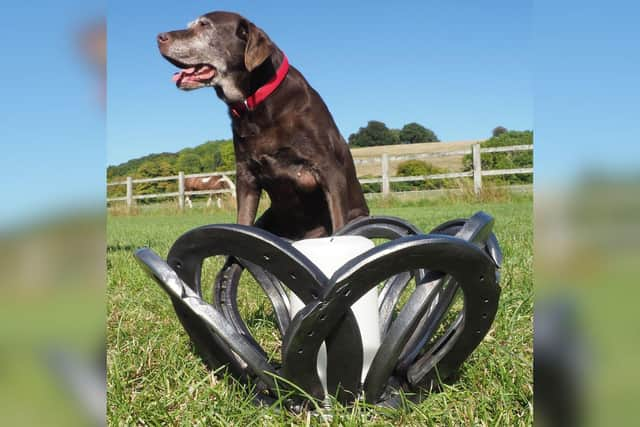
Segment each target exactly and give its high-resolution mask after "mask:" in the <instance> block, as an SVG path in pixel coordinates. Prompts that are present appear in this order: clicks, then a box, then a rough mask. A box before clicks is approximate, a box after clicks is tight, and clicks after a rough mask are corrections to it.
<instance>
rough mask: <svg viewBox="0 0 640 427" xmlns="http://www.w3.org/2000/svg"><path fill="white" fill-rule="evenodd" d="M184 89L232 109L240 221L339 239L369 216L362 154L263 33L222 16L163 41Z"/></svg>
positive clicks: (290, 234)
mask: <svg viewBox="0 0 640 427" xmlns="http://www.w3.org/2000/svg"><path fill="white" fill-rule="evenodd" d="M158 47H159V49H160V53H161V54H162V56H164V57H165V58H166V59H167V60H168V61H169V62H171V63H172V64H174V65H175V66H177V67H179V68H180V69H181V70H180V71H179V72H178V73H176V74H175V75H174V77H173V80H174V81H175V82H176V85H177V87H178V88H180V89H183V90H192V89H199V88H203V87H213V88H214V89H215V91H216V94H217V95H218V97H219V98H220V99H222V100H223V101H224V102H225V103H226V104H227V105H228V107H229V115H230V117H231V127H232V130H233V145H234V149H235V156H236V170H237V183H236V186H237V198H238V217H237V221H238V223H239V224H244V225H253V223H254V221H255V218H256V212H257V209H258V202H259V200H260V195H261V193H262V190H264V191H266V192H267V194H268V195H269V198H270V199H271V206H270V207H269V209H267V211H266V212H265V213H264V214H263V215H262V216H261V217H260V219H259V220H258V221H257V222H256V224H255V225H256V226H258V227H261V228H263V229H266V230H268V231H270V232H272V233H274V234H277V235H279V236H282V237H285V238H289V239H296V240H297V239H302V238H310V237H321V236H327V235H331V234H332V233H333V232H334V231H336V230H338V229H340V228H341V227H342V226H344V225H345V224H347V223H348V222H349V221H351V220H353V219H355V218H358V217H362V216H367V215H369V209H368V208H367V204H366V202H365V199H364V196H363V194H362V188H361V187H360V183H359V182H358V180H357V178H356V172H355V167H354V164H353V158H352V157H351V153H350V151H349V148H348V146H347V144H346V142H345V140H344V139H343V138H342V136H341V135H340V132H339V131H338V128H337V126H336V124H335V122H334V121H333V117H331V113H329V110H328V108H327V106H326V105H325V103H324V101H323V100H322V98H320V95H318V93H317V92H316V91H315V90H314V89H313V88H312V87H311V86H310V85H309V83H307V81H306V80H305V78H304V77H303V76H302V74H301V73H300V72H299V71H298V70H297V69H295V68H294V67H292V66H289V62H288V59H287V57H286V55H285V54H284V53H283V52H282V51H281V50H280V49H279V48H278V47H277V46H276V44H275V43H273V42H272V41H271V39H269V37H268V36H267V35H266V34H265V32H264V31H262V30H261V29H260V28H258V27H256V26H255V25H254V24H253V23H251V22H250V21H248V20H247V19H245V18H243V17H242V16H240V15H238V14H235V13H228V12H213V13H208V14H206V15H203V16H201V17H199V18H198V19H196V20H195V21H193V22H191V23H190V24H189V25H188V28H187V29H184V30H178V31H171V32H167V33H161V34H159V35H158Z"/></svg>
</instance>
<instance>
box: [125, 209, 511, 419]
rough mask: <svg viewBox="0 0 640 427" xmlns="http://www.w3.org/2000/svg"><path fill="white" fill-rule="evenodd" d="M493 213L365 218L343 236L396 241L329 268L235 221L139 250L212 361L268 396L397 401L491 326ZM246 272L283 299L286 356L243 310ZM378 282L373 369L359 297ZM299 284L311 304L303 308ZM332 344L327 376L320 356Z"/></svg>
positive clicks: (422, 388)
mask: <svg viewBox="0 0 640 427" xmlns="http://www.w3.org/2000/svg"><path fill="white" fill-rule="evenodd" d="M493 223H494V220H493V218H492V217H491V216H489V215H487V214H486V213H484V212H478V213H476V214H475V215H473V216H472V217H471V218H469V219H457V220H453V221H449V222H446V223H444V224H441V225H439V226H438V227H436V228H434V229H433V230H432V231H431V232H430V233H428V234H423V233H422V232H421V231H420V230H419V229H418V228H417V227H415V226H413V225H411V224H409V223H407V222H406V221H404V220H401V219H398V218H394V217H384V216H378V217H375V216H374V217H366V218H362V219H359V220H356V221H353V222H351V223H349V224H348V225H347V226H345V227H344V228H342V229H341V230H339V231H338V232H337V233H335V236H348V235H356V236H363V237H366V238H368V239H386V240H388V242H386V243H383V244H381V245H379V246H376V247H373V248H371V249H369V250H367V251H365V252H364V253H361V254H359V255H356V256H355V257H354V258H352V259H350V260H347V259H345V260H344V261H345V263H344V265H342V267H340V268H338V269H337V271H335V272H334V273H333V274H332V275H331V277H327V275H325V274H324V273H323V272H322V271H321V269H320V268H318V266H317V265H316V264H315V263H314V262H312V261H311V260H310V259H309V258H308V257H306V256H305V255H303V253H302V252H301V251H299V250H298V249H296V247H294V245H292V243H290V242H288V241H286V240H284V239H282V238H279V237H277V236H275V235H273V234H271V233H269V232H267V231H264V230H261V229H258V228H255V227H247V226H241V225H235V224H224V225H206V226H203V227H198V228H195V229H193V230H191V231H188V232H187V233H185V234H183V235H182V236H180V238H178V240H177V241H176V242H175V243H174V245H173V246H172V247H171V249H170V250H169V254H168V257H167V261H166V262H165V261H164V260H163V259H162V258H161V257H160V256H158V255H157V254H156V253H154V252H153V251H152V250H151V249H149V248H142V249H139V250H138V251H136V253H135V257H136V258H137V260H138V262H139V263H140V264H141V266H142V267H143V268H144V269H145V270H146V271H147V272H148V273H149V274H150V276H151V277H152V278H153V279H154V280H155V281H156V282H157V283H158V284H159V285H160V286H161V287H162V289H164V291H165V292H166V293H167V294H168V295H169V297H170V298H171V301H172V303H173V306H174V309H175V311H176V314H177V316H178V318H179V320H180V322H181V323H182V325H183V327H184V329H185V330H186V332H187V333H188V334H189V337H190V338H191V341H192V342H193V344H194V346H195V348H196V350H197V352H198V353H199V354H200V355H201V356H202V357H203V359H204V360H205V362H206V363H207V364H208V365H209V366H210V367H211V368H213V369H217V368H220V367H223V366H224V367H226V369H227V371H228V372H229V373H230V374H231V375H233V376H234V377H235V378H237V379H238V380H239V381H242V382H249V383H251V384H255V386H256V388H255V390H256V391H257V392H256V398H257V399H258V400H261V401H266V402H272V401H273V400H274V399H277V398H278V397H279V395H280V394H281V393H282V391H293V392H294V393H293V394H294V395H295V397H294V398H292V399H290V400H288V403H290V404H291V407H292V408H300V405H304V404H306V403H309V400H310V399H316V400H318V401H324V400H326V399H327V397H328V396H327V394H326V392H325V390H327V391H328V393H329V394H330V395H332V396H334V397H335V398H336V399H337V400H338V401H339V402H341V403H344V404H349V403H352V402H353V401H354V400H356V399H364V400H365V401H366V402H368V403H371V404H376V405H383V406H389V407H395V406H397V405H398V404H399V403H400V397H399V392H400V391H404V392H405V393H406V395H407V396H412V398H413V399H414V400H416V401H419V400H420V399H423V398H425V397H426V396H427V395H428V392H429V391H431V390H433V389H434V388H436V387H437V386H438V384H439V382H440V381H443V380H446V379H448V378H451V377H452V376H453V375H454V374H455V373H456V371H458V369H459V368H460V366H461V365H462V363H463V362H464V361H465V360H466V359H467V358H468V357H469V355H470V354H471V352H472V351H473V350H474V349H475V348H476V347H477V346H478V345H479V344H480V342H481V341H482V339H483V338H484V336H485V335H486V334H487V332H488V331H489V328H490V326H491V324H492V322H493V319H494V317H495V314H496V310H497V307H498V299H499V295H500V287H499V279H500V275H499V272H500V266H501V263H502V254H501V251H500V246H499V244H498V242H497V240H496V237H495V235H494V234H493V233H492V227H493ZM218 255H224V256H227V257H228V258H227V260H226V263H225V264H224V267H223V268H222V270H221V271H220V272H219V273H218V275H217V277H216V279H215V282H214V284H213V294H214V300H213V304H209V303H207V302H206V301H204V300H203V299H202V287H201V270H202V264H203V261H204V260H205V259H206V258H209V257H212V256H218ZM245 271H246V272H248V273H249V274H251V275H252V276H253V277H254V278H255V280H256V281H257V283H258V284H259V285H260V286H261V288H262V290H263V291H264V292H265V294H266V295H267V297H268V298H269V300H270V301H271V304H272V306H273V312H274V315H275V321H276V324H277V328H278V331H279V333H280V335H281V338H282V349H281V355H282V362H281V364H275V363H272V362H270V360H269V358H268V356H267V354H266V352H265V351H264V350H263V349H262V347H261V346H260V345H259V344H258V342H257V341H256V340H255V339H254V337H253V336H252V334H251V332H250V331H249V329H248V328H247V326H246V324H245V322H244V321H243V319H242V316H241V315H240V312H239V310H238V286H239V282H240V277H241V275H242V274H243V272H245ZM412 281H413V282H412ZM411 282H412V283H415V286H412V285H410V283H411ZM376 288H377V289H379V296H378V301H377V309H378V319H379V332H380V335H379V340H380V346H379V348H378V349H377V351H376V352H375V355H374V356H373V358H372V360H371V361H370V366H369V367H368V370H367V371H366V376H365V377H364V379H363V378H362V376H361V373H362V372H363V358H364V350H363V344H362V339H361V334H360V330H361V328H362V326H363V325H360V326H359V324H358V321H357V320H356V316H355V314H354V312H353V308H352V306H353V304H354V303H356V301H358V300H359V299H360V298H362V297H363V296H364V295H365V294H367V293H368V292H370V291H371V290H372V289H376ZM291 294H293V295H295V297H297V298H298V299H299V300H300V301H302V304H303V308H302V309H300V310H299V312H297V314H295V316H293V318H292V316H291V312H290V308H291V307H290V300H291V298H290V297H291ZM403 295H404V296H403ZM407 295H408V298H407V297H406V296H407ZM405 299H406V301H405ZM402 303H404V304H402ZM400 305H402V307H401V308H397V307H398V306H400ZM369 326H370V325H369ZM323 343H324V344H325V346H326V380H325V381H324V382H325V383H326V384H323V381H322V380H321V378H320V375H319V369H318V366H317V363H318V354H319V351H320V348H321V346H322V345H323Z"/></svg>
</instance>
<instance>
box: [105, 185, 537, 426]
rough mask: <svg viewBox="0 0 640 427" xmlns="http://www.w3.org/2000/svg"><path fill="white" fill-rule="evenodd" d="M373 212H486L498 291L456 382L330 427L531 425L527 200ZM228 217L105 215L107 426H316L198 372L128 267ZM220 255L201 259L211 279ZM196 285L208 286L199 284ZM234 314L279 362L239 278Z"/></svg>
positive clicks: (262, 308)
mask: <svg viewBox="0 0 640 427" xmlns="http://www.w3.org/2000/svg"><path fill="white" fill-rule="evenodd" d="M371 208H372V209H371V210H372V213H373V214H377V215H394V216H398V217H401V218H404V219H407V220H409V221H410V222H412V223H414V224H416V225H418V226H419V227H421V228H422V229H424V230H429V229H430V228H432V227H433V226H435V225H438V224H440V223H441V222H444V221H446V220H449V219H453V218H459V217H467V216H469V215H471V214H472V213H474V212H475V211H478V210H484V211H486V212H488V213H490V214H491V215H493V216H494V217H495V218H496V225H495V232H496V234H497V236H498V239H499V241H500V243H501V245H502V249H503V252H504V259H505V262H504V266H503V271H502V283H501V286H502V295H501V300H500V304H499V310H498V314H497V317H496V320H495V323H494V325H493V327H492V329H491V330H490V332H489V334H488V335H487V336H486V337H485V339H484V342H483V343H482V344H481V345H480V346H479V347H478V348H477V349H476V351H475V352H474V353H473V354H472V356H471V357H470V358H469V360H467V361H466V362H465V364H464V365H463V367H462V370H461V373H460V376H459V379H458V380H457V381H455V382H454V383H453V384H450V385H445V386H444V389H443V391H441V392H439V393H434V394H432V395H431V396H429V397H428V398H427V399H426V400H424V401H423V402H422V403H420V404H411V403H407V404H406V405H405V407H403V408H401V409H399V410H393V411H392V410H383V409H377V408H369V407H366V406H364V405H357V406H355V407H352V408H344V407H339V406H338V407H335V408H334V409H333V415H334V417H333V421H332V422H331V425H361V424H365V423H366V424H371V425H452V426H453V425H456V426H457V425H491V426H494V425H505V426H512V425H530V424H531V423H532V382H533V380H532V346H533V326H532V312H533V286H532V246H533V243H532V241H533V232H532V200H531V196H530V195H526V196H512V197H511V199H510V200H506V201H493V202H482V203H480V202H468V201H466V202H465V201H455V200H450V199H442V200H436V201H427V200H421V201H413V202H399V201H396V202H394V201H392V202H388V201H387V202H385V203H382V202H373V203H372V205H371ZM233 220H234V214H233V212H230V211H227V212H217V213H215V212H213V211H207V209H205V208H198V209H196V208H194V209H193V210H191V211H189V212H186V213H183V214H177V213H175V212H172V211H171V209H167V210H162V209H159V210H155V211H154V210H147V211H145V212H144V213H142V214H139V215H135V216H111V217H109V218H108V249H107V251H108V253H107V268H108V289H107V310H108V311H107V316H108V318H107V328H108V331H107V334H108V351H107V362H108V383H107V384H108V404H107V407H108V408H107V409H108V422H109V424H110V425H131V424H138V425H220V426H229V425H236V426H249V425H252V426H253V425H308V424H311V425H322V424H323V421H322V420H321V419H319V418H315V417H313V416H311V414H310V413H303V414H299V415H295V414H291V413H289V412H287V411H284V410H280V409H279V408H278V407H270V408H257V407H255V406H254V405H253V404H252V403H251V401H250V400H249V398H248V393H246V390H244V389H243V387H242V386H241V385H239V384H237V383H235V382H234V381H233V380H231V379H229V378H226V377H223V378H219V377H216V376H215V375H213V374H212V373H211V372H209V371H207V369H206V368H205V366H204V364H203V363H202V362H201V361H200V359H199V358H198V357H197V356H196V355H195V354H194V352H193V350H192V347H191V345H190V343H189V340H188V337H187V335H186V333H185V332H184V330H183V329H182V327H181V325H180V323H179V322H178V320H177V318H176V316H175V314H174V312H173V308H172V306H171V304H170V302H169V299H168V297H167V296H166V295H165V294H164V292H163V291H162V290H161V289H160V288H159V287H158V286H157V285H156V284H155V283H153V282H152V281H151V280H150V279H149V278H148V277H147V276H146V275H145V274H144V273H143V272H142V270H141V268H140V267H139V266H138V265H137V264H136V262H135V261H134V258H133V256H132V253H133V251H134V250H135V249H136V248H138V247H141V246H149V247H151V248H153V249H154V250H155V251H156V252H158V253H159V254H160V255H161V256H163V257H165V256H166V254H167V251H168V249H169V247H170V246H171V244H172V243H173V241H174V240H175V239H176V238H177V237H178V236H179V235H180V234H181V233H183V232H185V231H187V230H189V229H191V228H193V227H196V226H199V225H203V224H207V223H224V222H232V221H233ZM220 262H221V260H218V259H216V260H214V261H212V262H211V263H208V264H207V265H206V266H205V267H206V271H205V272H204V275H205V277H207V278H208V279H209V281H210V279H211V278H212V277H213V274H214V273H215V270H216V269H217V268H219V265H220ZM203 283H206V280H203ZM240 293H241V295H240V298H239V299H240V300H241V301H243V303H242V305H241V307H240V308H241V311H242V313H243V315H244V316H245V319H248V326H249V328H250V329H251V330H252V332H253V333H254V335H255V336H256V337H257V338H258V341H259V342H260V343H261V344H262V345H263V346H264V347H265V349H266V350H267V352H269V353H271V354H272V355H274V356H276V357H278V354H277V353H278V351H277V350H278V348H279V335H278V334H277V332H276V329H275V328H274V327H273V323H272V322H271V321H270V320H269V318H270V315H269V314H270V305H269V303H268V300H267V299H266V298H265V297H264V296H262V294H261V293H260V292H258V291H257V287H256V285H255V284H254V283H251V282H250V280H249V279H246V280H245V279H244V276H243V282H241V292H240Z"/></svg>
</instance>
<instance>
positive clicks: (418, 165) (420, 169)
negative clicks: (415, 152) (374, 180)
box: [396, 160, 455, 191]
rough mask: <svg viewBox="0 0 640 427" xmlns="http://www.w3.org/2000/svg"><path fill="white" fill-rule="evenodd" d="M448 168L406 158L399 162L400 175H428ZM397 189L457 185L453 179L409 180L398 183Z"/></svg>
mask: <svg viewBox="0 0 640 427" xmlns="http://www.w3.org/2000/svg"><path fill="white" fill-rule="evenodd" d="M445 172H446V170H444V169H442V168H439V167H437V166H434V165H432V164H431V163H427V162H425V161H422V160H406V161H404V162H402V163H400V164H398V170H397V172H396V174H397V175H398V176H426V175H436V174H441V173H445ZM396 187H397V190H396V191H411V190H433V189H435V188H451V187H455V182H454V181H453V180H451V179H428V180H425V181H408V182H399V183H396Z"/></svg>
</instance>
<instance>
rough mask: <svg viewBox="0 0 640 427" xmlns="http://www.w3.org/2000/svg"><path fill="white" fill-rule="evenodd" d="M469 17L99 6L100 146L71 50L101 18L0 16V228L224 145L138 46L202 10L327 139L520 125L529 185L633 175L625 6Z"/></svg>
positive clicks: (435, 11) (90, 91)
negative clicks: (258, 40)
mask: <svg viewBox="0 0 640 427" xmlns="http://www.w3.org/2000/svg"><path fill="white" fill-rule="evenodd" d="M478 3H479V2H477V1H471V0H466V1H462V0H461V1H456V2H433V1H432V2H417V1H415V2H408V1H405V2H402V3H401V4H400V3H399V2H396V3H393V4H392V5H390V4H389V3H382V2H379V3H374V2H353V1H350V2H340V3H338V2H323V3H322V4H321V5H310V4H309V3H306V4H304V3H302V2H282V1H278V2H274V1H270V2H242V1H234V2H228V1H224V2H207V3H204V2H175V1H174V2H168V1H154V2H149V1H136V2H125V1H121V0H118V1H111V2H109V9H108V12H109V13H108V15H109V16H108V22H109V31H110V32H109V40H110V43H109V48H110V52H109V93H108V95H109V106H108V120H107V124H108V126H107V127H106V128H105V120H104V115H103V111H102V110H101V109H100V107H99V105H98V103H97V99H96V98H97V87H96V83H97V82H96V79H95V76H91V75H90V73H89V70H88V68H87V66H86V65H85V64H84V63H83V62H82V61H81V60H80V58H79V54H78V52H77V50H76V49H77V48H76V45H75V42H74V36H75V34H76V33H75V32H76V31H77V29H78V27H80V25H81V23H83V22H85V21H87V20H89V19H91V18H92V17H95V16H96V15H98V14H100V12H102V11H104V9H105V7H104V2H95V1H81V0H59V1H57V2H55V3H51V2H44V1H41V2H21V3H20V2H19V3H16V2H14V3H12V4H11V5H10V6H7V7H5V8H4V9H3V13H2V14H0V36H2V38H3V40H5V41H14V42H11V43H9V42H7V43H3V55H2V56H1V57H0V62H1V63H2V67H0V77H1V79H0V82H2V83H0V86H1V88H0V89H1V91H0V142H1V143H2V148H3V151H2V155H0V168H1V169H2V171H3V174H4V176H3V180H2V181H1V182H2V184H0V185H1V187H0V188H1V190H2V195H3V200H4V202H3V203H2V204H0V226H2V227H6V225H7V224H14V223H16V222H25V221H28V220H29V219H30V218H33V217H37V216H41V217H46V216H48V215H49V214H50V212H51V211H59V210H61V209H68V210H69V211H70V210H72V209H75V207H76V206H78V204H79V203H81V204H86V203H87V202H88V203H93V204H94V205H95V206H100V207H102V206H103V200H104V194H105V189H104V180H105V166H106V165H107V164H113V163H117V162H121V161H125V160H127V159H129V158H132V157H136V156H140V155H144V154H147V153H150V152H158V151H175V150H177V149H180V148H182V147H187V146H193V145H196V144H199V143H201V142H203V141H205V140H207V139H215V138H227V137H229V135H230V131H229V122H228V118H227V117H226V112H225V108H224V106H223V105H222V103H221V102H220V101H219V100H218V99H217V98H216V97H215V95H213V94H212V93H208V91H199V92H191V93H183V92H180V91H178V90H177V89H175V87H174V86H173V85H172V83H171V81H170V77H171V74H172V73H173V71H174V68H173V67H172V66H171V65H170V64H169V63H167V62H166V61H164V60H163V59H162V58H161V57H160V55H158V53H157V50H156V46H155V35H156V33H158V32H159V31H163V30H168V29H175V28H180V27H182V26H184V24H185V23H186V22H187V21H189V20H191V19H193V18H194V17H195V16H197V15H199V14H200V13H202V12H205V11H208V10H214V9H228V10H236V11H239V12H240V13H243V14H245V15H246V16H247V17H249V18H250V19H253V20H254V21H255V22H256V23H257V24H258V25H260V26H261V27H263V28H264V29H265V30H267V31H268V33H269V34H270V35H271V36H272V37H273V39H274V40H275V41H276V42H277V43H278V44H279V45H280V46H281V47H282V48H283V49H284V50H285V51H286V52H287V54H288V55H289V57H290V59H291V62H292V63H293V64H294V65H295V66H297V67H299V68H300V69H301V70H302V72H303V73H304V74H305V75H306V77H307V78H308V79H309V81H310V82H311V84H312V85H313V86H314V87H316V88H317V89H318V90H319V92H320V93H321V94H322V96H323V97H324V99H325V101H326V102H327V104H328V105H329V107H330V109H331V110H332V112H333V114H334V117H335V118H336V121H337V122H338V125H339V127H340V129H341V131H342V132H343V134H344V135H345V136H348V134H349V133H351V132H353V131H355V130H357V129H358V127H360V126H362V125H364V124H365V123H366V121H367V120H370V119H378V120H383V121H385V122H386V123H387V124H389V125H390V126H393V127H397V126H401V125H402V124H403V123H405V122H409V121H418V122H421V123H424V124H425V125H427V126H429V127H431V128H432V129H434V130H435V131H436V132H437V133H438V135H439V136H440V137H441V138H442V139H443V140H455V139H468V138H482V137H486V136H487V135H488V132H489V131H490V130H491V128H492V127H494V126H495V125H498V124H501V125H504V126H507V127H510V128H515V129H524V128H531V127H532V126H534V125H535V132H536V149H535V173H536V176H535V180H536V185H537V184H539V183H542V184H545V185H547V186H557V185H558V183H559V182H560V181H561V180H564V179H566V178H569V181H571V178H572V177H575V176H579V175H580V174H581V171H583V170H584V169H585V168H586V167H593V166H597V167H602V168H604V169H606V170H608V171H614V172H628V171H632V172H633V171H637V170H638V163H639V162H640V144H639V143H638V142H637V139H638V134H639V133H640V132H639V130H640V129H639V127H640V126H639V121H638V117H639V114H638V113H639V112H638V100H639V99H640V84H638V76H639V75H640V61H639V60H638V59H639V58H638V53H639V49H638V46H639V45H640V40H639V39H640V37H639V35H638V30H637V23H636V22H635V21H636V17H637V16H638V12H639V10H638V6H637V5H636V4H635V3H633V2H629V1H612V2H607V3H603V2H595V1H592V2H589V1H580V2H578V1H566V2H557V1H548V0H536V1H535V2H534V7H532V6H531V2H513V1H485V2H482V6H478V5H477V4H478ZM303 4H304V6H303ZM532 21H533V25H532ZM532 28H533V30H532ZM534 109H535V114H534ZM534 121H535V123H534ZM105 129H106V130H107V134H106V138H105ZM107 141H108V142H107ZM614 149H615V150H614Z"/></svg>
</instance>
